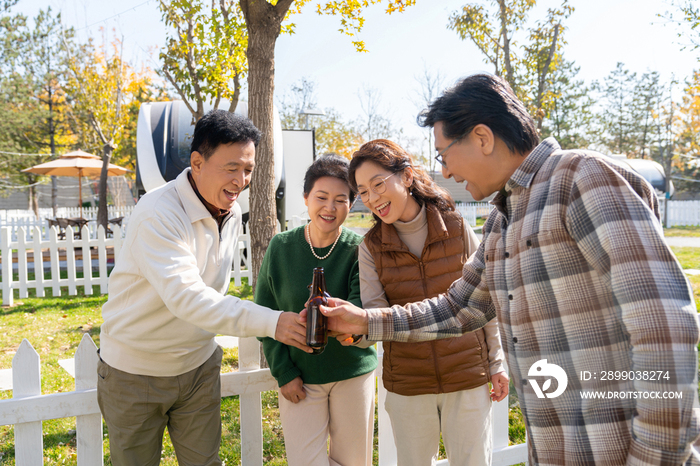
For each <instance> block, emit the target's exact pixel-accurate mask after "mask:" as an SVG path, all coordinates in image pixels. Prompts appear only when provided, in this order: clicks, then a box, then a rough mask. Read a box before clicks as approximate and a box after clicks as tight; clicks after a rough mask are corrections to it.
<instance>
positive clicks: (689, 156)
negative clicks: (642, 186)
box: [674, 71, 700, 193]
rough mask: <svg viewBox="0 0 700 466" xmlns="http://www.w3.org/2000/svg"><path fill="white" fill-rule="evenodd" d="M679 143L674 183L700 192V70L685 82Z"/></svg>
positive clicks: (679, 122) (691, 190)
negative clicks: (678, 156) (678, 157)
mask: <svg viewBox="0 0 700 466" xmlns="http://www.w3.org/2000/svg"><path fill="white" fill-rule="evenodd" d="M678 128H679V135H678V144H677V146H676V150H677V152H678V153H679V155H680V159H679V162H680V163H679V167H678V168H679V170H678V177H676V179H675V180H674V184H675V185H676V188H677V189H678V190H679V191H689V192H692V193H699V192H700V72H699V71H695V72H694V73H693V76H692V77H691V78H689V79H688V81H687V82H686V83H685V88H684V91H683V98H682V101H681V103H680V106H679V109H678Z"/></svg>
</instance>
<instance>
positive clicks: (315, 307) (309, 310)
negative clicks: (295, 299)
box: [306, 267, 330, 354]
mask: <svg viewBox="0 0 700 466" xmlns="http://www.w3.org/2000/svg"><path fill="white" fill-rule="evenodd" d="M329 296H330V295H329V294H328V293H327V292H326V278H325V276H324V275H323V267H316V268H314V279H313V282H312V283H311V296H309V302H308V303H307V305H306V345H307V346H309V347H311V348H312V349H313V350H314V351H313V354H321V353H322V352H323V350H324V349H325V348H326V343H328V318H327V317H326V316H324V315H323V314H321V309H320V308H319V306H321V305H323V306H326V305H327V304H328V300H327V298H328V297H329Z"/></svg>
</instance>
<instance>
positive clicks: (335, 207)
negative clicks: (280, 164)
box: [255, 155, 377, 466]
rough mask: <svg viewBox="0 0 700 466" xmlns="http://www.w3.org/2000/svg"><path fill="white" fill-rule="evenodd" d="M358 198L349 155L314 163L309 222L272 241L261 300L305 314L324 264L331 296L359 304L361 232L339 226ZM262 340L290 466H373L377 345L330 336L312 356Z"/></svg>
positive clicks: (307, 194) (307, 195)
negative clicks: (362, 345) (344, 342)
mask: <svg viewBox="0 0 700 466" xmlns="http://www.w3.org/2000/svg"><path fill="white" fill-rule="evenodd" d="M354 198H355V194H354V192H353V191H352V190H351V189H350V185H349V183H348V162H347V160H345V159H344V158H342V157H339V156H336V155H327V156H324V157H321V158H319V159H317V160H316V161H315V162H314V163H313V164H312V165H311V167H309V169H308V170H307V172H306V176H305V177H304V200H305V203H306V205H307V207H308V212H309V218H310V221H309V223H308V224H307V225H305V226H302V227H298V228H295V229H293V230H289V231H285V232H283V233H280V234H278V235H276V236H274V237H273V238H272V241H270V245H269V247H268V249H267V252H266V253H265V258H264V259H263V263H262V266H261V268H260V274H259V275H258V281H257V285H256V288H255V302H256V303H258V304H262V305H264V306H268V307H270V308H272V309H280V310H285V311H294V312H300V311H301V310H302V309H303V308H304V305H305V303H306V301H307V299H308V298H309V289H308V286H309V285H310V284H311V280H312V276H313V269H314V267H323V268H324V271H325V279H326V288H327V290H328V293H330V294H331V295H332V296H337V297H341V298H344V299H346V300H348V301H350V302H352V303H353V304H356V305H358V306H361V301H360V277H359V268H358V263H357V246H358V245H359V244H360V243H361V242H362V236H360V235H358V234H356V233H354V232H352V231H350V230H348V229H346V228H343V227H342V224H343V222H344V221H345V218H346V217H347V215H348V212H349V211H350V206H351V205H352V202H353V201H354ZM261 341H262V342H263V350H264V352H265V357H266V358H267V361H268V363H269V365H270V371H271V372H272V375H273V376H274V377H275V379H277V383H278V385H279V387H280V388H279V407H280V418H281V420H282V428H283V429H284V440H285V448H286V451H287V462H288V463H289V466H317V465H318V466H321V465H323V466H329V465H331V466H333V465H343V466H356V465H357V466H361V465H367V466H369V465H371V464H372V441H373V434H374V432H373V427H374V369H375V368H376V367H377V354H376V352H375V350H374V348H371V347H370V348H358V347H352V346H342V345H341V344H340V343H339V342H338V341H337V340H336V339H335V338H329V339H328V345H327V346H326V349H325V350H324V351H323V353H321V354H317V355H313V354H308V353H304V352H303V351H300V350H298V349H297V348H294V347H291V346H287V345H285V344H282V343H280V342H278V341H275V340H273V339H271V338H264V339H262V340H261ZM329 437H330V451H329V449H328V448H327V443H328V438H329Z"/></svg>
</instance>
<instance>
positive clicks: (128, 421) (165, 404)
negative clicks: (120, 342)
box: [97, 347, 223, 466]
mask: <svg viewBox="0 0 700 466" xmlns="http://www.w3.org/2000/svg"><path fill="white" fill-rule="evenodd" d="M222 354H223V352H222V350H221V348H220V347H218V348H217V349H216V351H214V354H212V355H211V357H210V358H209V359H208V360H207V361H206V362H205V363H204V364H202V365H201V366H199V367H198V368H196V369H193V370H191V371H189V372H186V373H184V374H182V375H178V376H174V377H149V376H145V375H134V374H129V373H128V372H123V371H120V370H118V369H115V368H113V367H111V366H110V365H108V364H107V363H105V362H104V361H102V358H100V360H99V361H98V365H97V375H98V377H97V403H98V404H99V405H100V411H102V416H104V419H105V424H107V431H108V432H109V451H110V456H111V461H112V464H113V465H114V466H156V465H158V464H160V454H161V449H162V443H163V431H164V430H165V428H166V427H167V428H168V432H169V433H170V439H171V440H172V442H173V447H174V448H175V454H176V455H177V462H178V464H179V465H180V466H204V465H207V466H209V465H220V464H221V460H220V459H219V445H220V444H221V376H220V372H221V356H222Z"/></svg>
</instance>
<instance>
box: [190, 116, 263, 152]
mask: <svg viewBox="0 0 700 466" xmlns="http://www.w3.org/2000/svg"><path fill="white" fill-rule="evenodd" d="M261 135H262V133H261V132H260V130H259V129H258V128H256V127H255V125H254V124H253V122H252V121H250V120H249V119H248V118H245V117H243V116H241V115H237V114H235V113H231V112H227V111H225V110H212V111H211V112H209V113H207V114H206V115H204V116H203V117H202V118H200V119H199V121H198V122H197V124H196V125H195V127H194V136H193V137H192V144H191V145H190V153H192V152H194V151H197V152H199V153H200V154H202V157H204V160H208V159H209V157H211V154H213V153H214V151H215V150H216V148H217V147H219V146H220V145H222V144H235V143H237V142H243V143H248V142H252V143H253V144H255V145H256V146H257V145H258V143H259V142H260V136H261Z"/></svg>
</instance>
